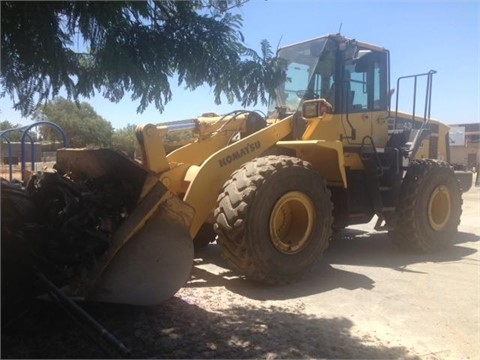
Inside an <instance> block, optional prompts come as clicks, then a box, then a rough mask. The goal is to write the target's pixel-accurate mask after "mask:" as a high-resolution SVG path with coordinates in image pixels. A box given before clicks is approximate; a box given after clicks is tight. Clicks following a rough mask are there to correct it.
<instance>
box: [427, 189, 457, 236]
mask: <svg viewBox="0 0 480 360" xmlns="http://www.w3.org/2000/svg"><path fill="white" fill-rule="evenodd" d="M451 206H452V204H451V198H450V192H449V191H448V188H447V187H446V186H444V185H440V186H437V187H436V188H435V189H434V190H433V192H432V194H431V196H430V200H429V202H428V221H429V223H430V226H431V227H432V228H433V229H434V230H436V231H440V230H442V229H443V228H444V227H445V226H446V225H447V223H448V220H449V219H450V212H451Z"/></svg>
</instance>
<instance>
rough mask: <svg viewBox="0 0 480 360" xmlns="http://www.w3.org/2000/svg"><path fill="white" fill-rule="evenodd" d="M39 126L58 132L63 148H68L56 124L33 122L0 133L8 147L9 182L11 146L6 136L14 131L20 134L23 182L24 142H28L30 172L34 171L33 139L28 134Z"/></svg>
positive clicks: (63, 133)
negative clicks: (29, 148)
mask: <svg viewBox="0 0 480 360" xmlns="http://www.w3.org/2000/svg"><path fill="white" fill-rule="evenodd" d="M40 125H47V126H50V127H53V128H54V129H56V130H57V131H58V133H59V134H60V136H61V137H62V141H63V146H64V147H67V146H68V142H67V137H66V136H65V132H64V131H63V129H62V128H61V127H60V126H58V125H57V124H55V123H52V122H50V121H38V122H35V123H33V124H31V125H26V126H22V127H19V128H12V129H7V130H3V131H0V139H3V140H6V142H7V145H8V164H9V181H12V178H13V174H12V146H11V143H10V140H9V139H8V138H7V137H6V135H7V134H9V133H12V132H15V131H18V132H22V138H21V143H20V146H21V173H22V180H24V176H25V168H26V165H25V164H26V161H25V152H26V147H25V140H26V139H27V138H28V139H29V140H30V147H31V160H32V170H35V146H34V142H33V139H32V137H31V136H30V134H29V133H28V132H29V131H30V130H31V129H32V128H34V127H37V126H40Z"/></svg>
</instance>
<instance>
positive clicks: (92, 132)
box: [34, 97, 113, 147]
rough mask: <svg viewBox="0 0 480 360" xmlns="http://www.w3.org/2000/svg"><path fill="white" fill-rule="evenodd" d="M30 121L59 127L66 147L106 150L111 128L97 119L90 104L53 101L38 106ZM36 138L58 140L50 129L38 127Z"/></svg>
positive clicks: (99, 118)
mask: <svg viewBox="0 0 480 360" xmlns="http://www.w3.org/2000/svg"><path fill="white" fill-rule="evenodd" d="M34 119H35V120H39V121H50V122H53V123H55V124H57V125H58V126H60V127H61V128H62V129H63V131H64V132H65V135H66V137H67V140H68V144H69V147H86V146H100V147H109V146H110V145H111V141H112V133H113V128H112V124H110V122H109V121H106V120H105V119H104V118H102V117H101V116H100V115H98V114H97V113H96V112H95V110H94V109H93V108H92V106H91V105H90V104H87V103H86V102H82V103H80V104H76V103H74V102H72V101H70V100H67V99H64V98H61V97H59V98H55V99H54V100H53V101H49V102H48V103H47V104H46V105H42V106H41V107H40V108H39V109H38V110H37V111H36V112H35V114H34ZM40 134H41V135H42V137H43V138H44V139H45V140H54V139H58V133H57V131H56V130H54V129H53V128H51V127H48V126H42V127H41V128H40Z"/></svg>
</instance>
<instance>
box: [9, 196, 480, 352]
mask: <svg viewBox="0 0 480 360" xmlns="http://www.w3.org/2000/svg"><path fill="white" fill-rule="evenodd" d="M463 198H464V205H463V214H462V222H461V225H460V227H459V234H458V237H457V239H456V243H455V245H454V246H453V247H451V248H450V249H448V250H446V251H443V252H441V253H438V254H435V255H412V254H406V253H402V252H400V251H399V250H397V249H396V248H395V247H394V246H393V245H392V244H391V243H390V241H389V240H388V238H387V235H386V233H376V232H372V230H373V224H369V225H363V226H355V227H352V228H348V229H346V230H345V231H343V232H341V233H339V234H337V235H336V236H335V238H334V239H333V241H332V243H331V246H330V248H329V249H328V250H327V252H326V254H325V256H324V258H323V259H322V261H321V262H319V263H318V264H317V265H316V266H315V267H314V268H313V269H312V271H311V272H310V273H309V274H307V275H306V276H305V277H304V279H303V280H301V281H299V282H297V283H295V284H290V285H287V286H271V287H265V286H259V285H255V284H252V283H250V282H248V281H245V280H243V279H241V278H239V277H237V276H235V275H234V274H232V273H231V272H229V271H228V270H227V269H225V268H224V265H223V262H222V260H221V258H220V255H219V252H218V248H217V246H216V244H210V245H209V246H208V247H207V249H205V250H204V251H202V252H201V253H199V254H198V255H197V257H196V259H195V264H194V268H193V271H192V277H191V279H190V280H189V282H188V283H187V284H186V286H185V287H184V288H182V289H181V290H180V291H179V292H178V293H177V295H176V296H175V297H174V298H173V299H171V300H169V301H167V302H165V303H164V304H161V305H158V306H153V307H134V306H119V305H106V304H95V305H94V304H90V305H84V307H85V309H86V310H87V311H88V313H89V314H91V315H92V316H93V317H94V318H95V319H97V320H98V321H99V322H100V323H101V324H103V325H104V326H105V327H106V328H107V329H108V330H109V331H110V332H112V333H113V334H114V335H115V336H116V337H117V338H118V339H119V340H121V341H122V342H123V343H124V344H125V345H126V346H127V347H128V348H129V349H130V350H131V352H132V353H131V356H132V357H134V358H266V359H275V358H355V359H373V358H375V359H398V358H401V359H480V350H479V349H480V347H479V344H480V256H479V247H480V241H479V240H480V188H479V187H474V188H472V189H471V190H470V191H469V192H468V193H466V194H464V196H463ZM172 271H174V269H172ZM94 337H95V338H98V335H95V336H94ZM108 355H109V354H108V353H104V352H102V351H101V350H100V349H99V348H98V347H97V346H95V345H94V343H93V342H92V341H91V340H90V339H88V338H87V337H86V336H85V335H84V333H83V332H82V331H80V329H79V328H78V326H75V324H74V323H73V322H72V321H71V320H70V319H69V318H68V317H67V316H66V315H65V314H64V313H63V312H62V311H61V310H60V309H59V308H58V307H56V306H54V305H53V304H50V303H45V302H35V303H33V304H32V305H31V307H30V308H29V309H28V311H26V312H25V313H24V314H23V316H21V317H20V318H19V319H18V320H17V321H16V322H14V323H13V324H12V325H10V326H9V328H8V329H7V331H6V332H5V331H4V332H2V348H1V357H2V358H104V357H106V356H108ZM110 356H113V357H118V356H120V355H119V354H110Z"/></svg>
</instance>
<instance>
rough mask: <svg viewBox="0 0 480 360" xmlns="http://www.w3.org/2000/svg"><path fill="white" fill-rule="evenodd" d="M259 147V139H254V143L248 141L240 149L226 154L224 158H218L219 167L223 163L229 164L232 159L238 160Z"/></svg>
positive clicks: (223, 164)
mask: <svg viewBox="0 0 480 360" xmlns="http://www.w3.org/2000/svg"><path fill="white" fill-rule="evenodd" d="M260 147H261V145H260V141H256V142H254V143H248V144H247V145H245V146H244V147H243V148H241V149H240V150H237V151H235V152H233V153H232V154H230V155H227V156H225V157H224V158H221V159H220V160H218V163H219V164H220V167H223V166H225V165H228V164H230V163H231V162H232V161H235V160H238V159H240V158H242V157H244V156H245V155H247V154H250V153H251V152H253V151H255V150H257V149H260Z"/></svg>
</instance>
